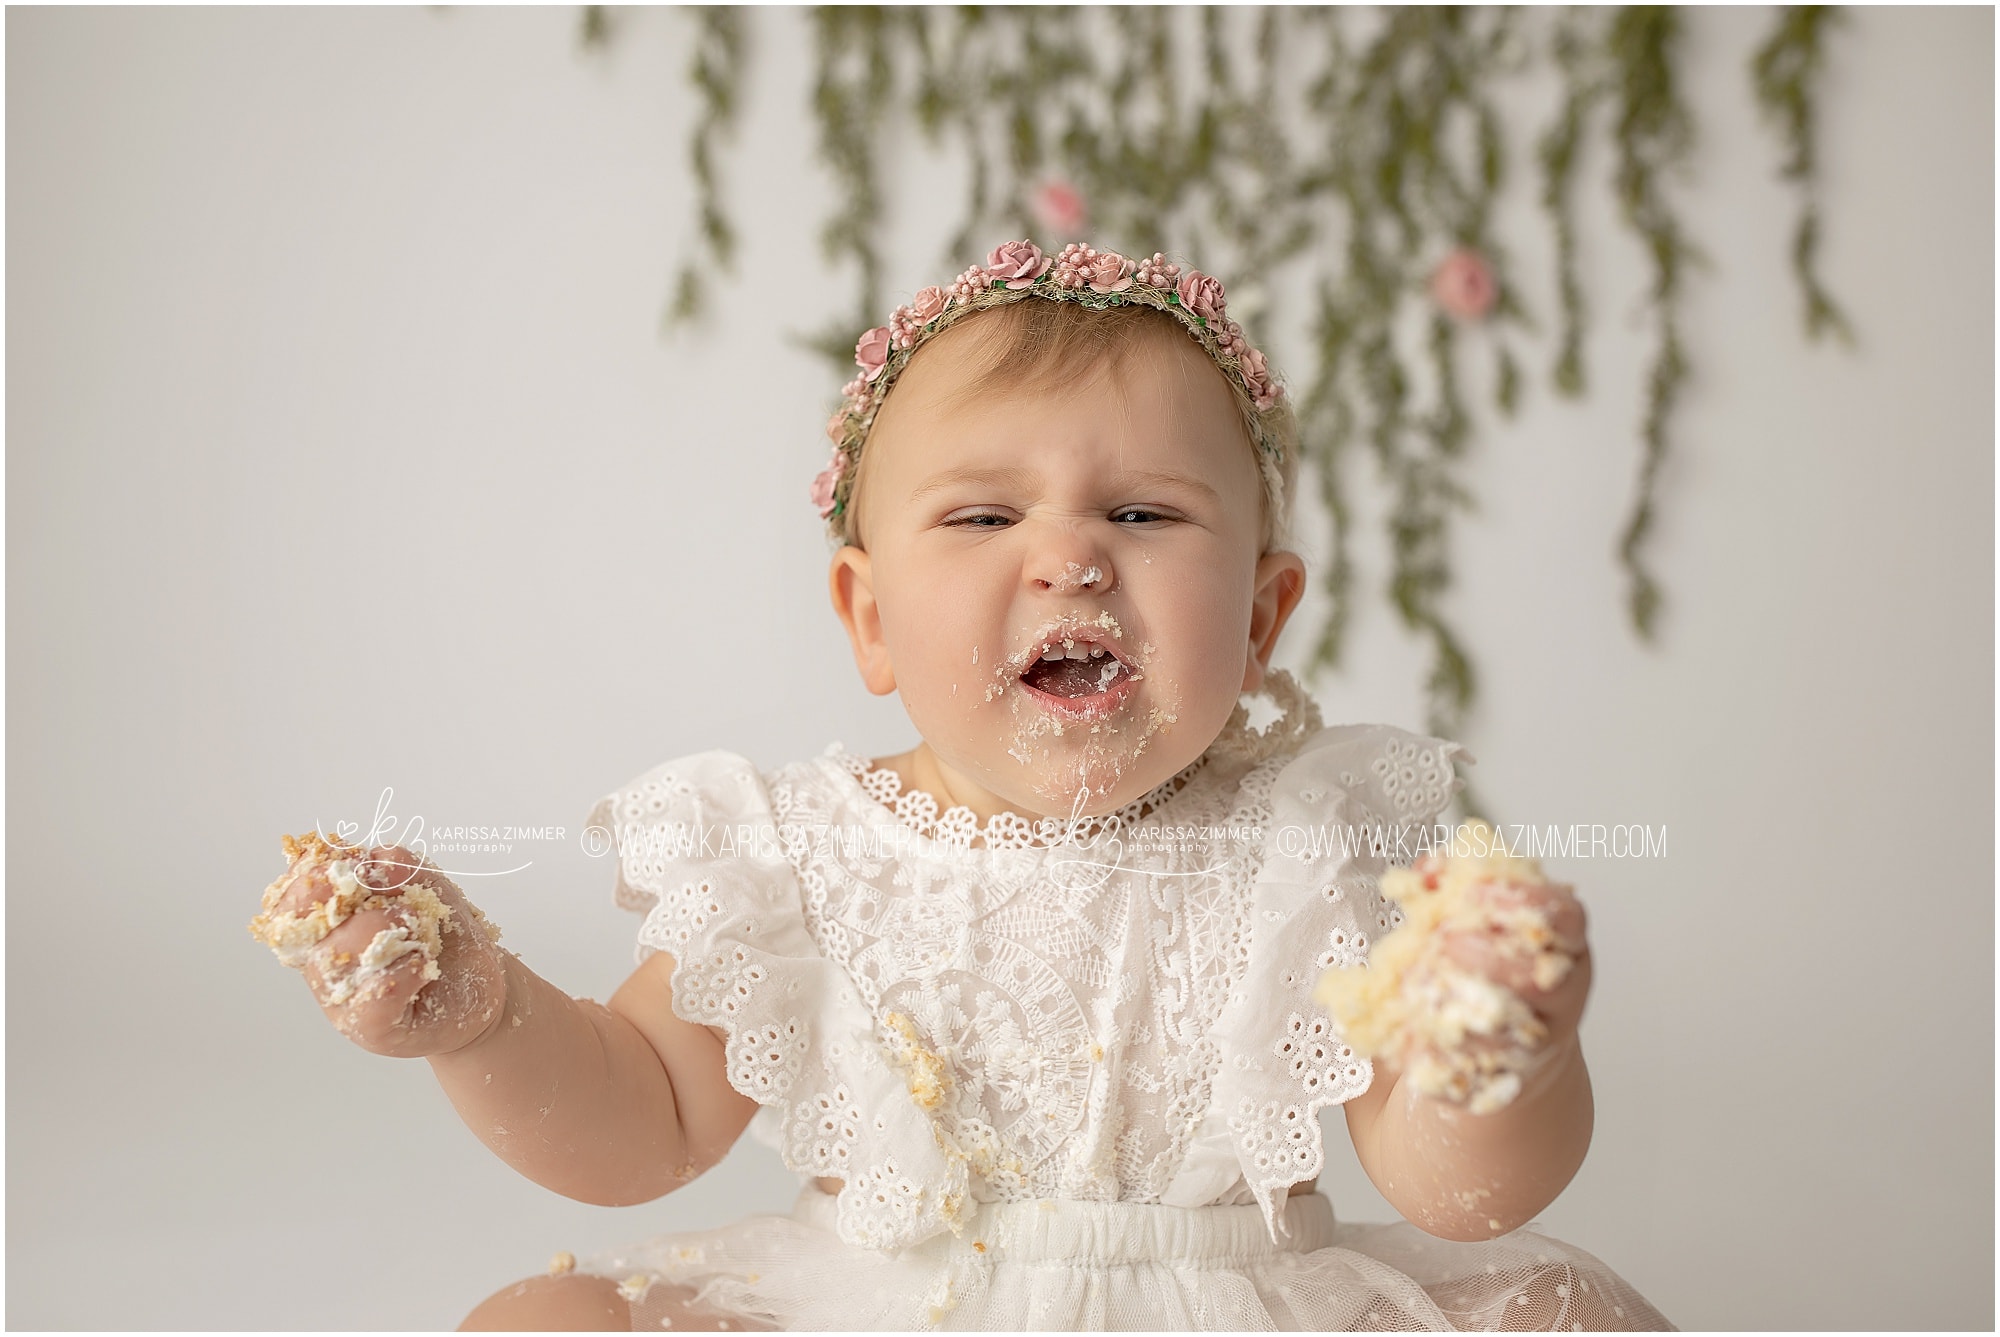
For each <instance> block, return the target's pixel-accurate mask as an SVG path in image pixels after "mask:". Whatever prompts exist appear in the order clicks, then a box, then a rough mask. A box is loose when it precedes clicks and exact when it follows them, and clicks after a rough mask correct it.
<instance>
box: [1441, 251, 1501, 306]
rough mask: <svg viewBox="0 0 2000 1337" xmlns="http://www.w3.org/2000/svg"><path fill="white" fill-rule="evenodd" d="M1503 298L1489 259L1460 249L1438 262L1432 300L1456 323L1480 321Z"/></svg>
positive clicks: (1477, 253)
mask: <svg viewBox="0 0 2000 1337" xmlns="http://www.w3.org/2000/svg"><path fill="white" fill-rule="evenodd" d="M1499 296H1500V285H1499V284H1498V283H1497V282H1495V281H1494V278H1493V268H1492V266H1490V265H1488V264H1487V263H1486V257H1485V256H1483V255H1481V254H1480V253H1479V252H1477V251H1475V250H1472V249H1471V248H1469V247H1465V246H1461V247H1459V248H1458V249H1457V250H1455V251H1453V252H1452V253H1451V254H1450V255H1447V256H1446V257H1445V258H1444V259H1443V260H1441V261H1439V262H1438V267H1437V268H1436V269H1435V270H1434V271H1432V273H1431V300H1432V301H1433V302H1436V303H1437V304H1438V305H1439V306H1441V307H1443V308H1444V312H1445V314H1446V315H1448V316H1450V317H1452V318H1453V319H1454V320H1478V319H1480V318H1481V317H1483V316H1484V315H1485V314H1486V313H1487V312H1488V311H1490V310H1492V309H1493V303H1494V302H1495V301H1496V300H1498V298H1499Z"/></svg>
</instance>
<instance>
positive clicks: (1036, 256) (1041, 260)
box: [986, 241, 1053, 288]
mask: <svg viewBox="0 0 2000 1337" xmlns="http://www.w3.org/2000/svg"><path fill="white" fill-rule="evenodd" d="M1052 263H1053V262H1052V261H1051V260H1050V259H1049V258H1048V257H1047V256H1046V255H1043V254H1042V248H1041V247H1039V246H1037V245H1035V243H1033V242H1032V241H1009V242H1003V243H1001V244H1000V245H998V246H995V247H994V248H993V254H991V255H989V256H987V257H986V276H987V278H988V279H989V280H990V279H1005V280H1006V282H1007V286H1008V287H1009V288H1026V287H1029V286H1030V285H1032V284H1033V283H1034V281H1035V280H1036V279H1038V278H1040V277H1041V276H1042V275H1044V274H1046V273H1048V272H1049V265H1050V264H1052Z"/></svg>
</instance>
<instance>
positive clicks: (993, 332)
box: [834, 301, 1299, 553]
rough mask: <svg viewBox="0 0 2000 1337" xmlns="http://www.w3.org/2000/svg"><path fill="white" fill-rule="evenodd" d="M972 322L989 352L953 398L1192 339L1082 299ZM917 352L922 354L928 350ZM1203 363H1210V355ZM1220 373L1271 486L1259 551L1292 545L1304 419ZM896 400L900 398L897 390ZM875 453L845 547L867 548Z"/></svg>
mask: <svg viewBox="0 0 2000 1337" xmlns="http://www.w3.org/2000/svg"><path fill="white" fill-rule="evenodd" d="M968 323H970V324H973V325H974V326H976V327H977V328H978V329H980V330H983V331H986V332H987V334H988V336H989V337H988V339H987V350H986V353H985V356H984V357H983V359H982V365H981V366H980V367H979V369H978V371H977V372H976V373H975V374H974V375H973V377H972V378H971V380H970V381H968V382H967V383H966V384H964V385H962V386H960V387H959V388H958V389H957V390H955V391H954V392H953V393H952V396H951V398H952V400H953V401H958V400H965V399H973V398H976V397H978V396H980V395H984V394H991V393H993V392H994V391H995V390H998V389H1001V388H1008V389H1021V388H1029V389H1042V388H1053V387H1055V386H1056V385H1057V384H1058V382H1064V381H1067V382H1072V383H1073V382H1074V381H1075V380H1076V378H1077V376H1078V374H1079V373H1080V372H1085V371H1093V370H1100V369H1101V370H1103V371H1106V372H1113V371H1116V370H1117V368H1118V367H1119V365H1120V364H1121V363H1122V362H1123V361H1124V359H1125V358H1126V356H1127V355H1128V354H1129V353H1130V352H1131V350H1132V349H1133V348H1134V347H1135V346H1136V345H1138V344H1140V343H1142V342H1144V341H1146V340H1148V339H1153V338H1160V339H1181V340H1187V339H1189V338H1190V337H1191V336H1190V335H1189V334H1188V333H1187V331H1186V330H1185V329H1184V328H1183V327H1182V325H1181V323H1180V322H1179V321H1178V320H1176V319H1174V317H1172V316H1170V315H1168V314H1167V313H1166V312H1164V311H1160V310H1157V309H1155V308H1153V307H1149V306H1141V305H1137V304H1133V305H1128V306H1114V307H1106V308H1102V309H1099V308H1093V307H1089V306H1084V305H1082V304H1080V303H1076V302H1051V301H1017V302H1009V303H1006V304H1005V305H1001V306H995V307H991V308H989V309H987V310H984V311H980V312H977V313H975V314H973V315H970V316H967V317H966V318H965V319H963V320H961V321H960V322H959V324H960V325H964V324H968ZM956 332H957V330H956V328H954V329H952V330H947V331H945V332H944V333H943V334H941V335H939V336H938V338H950V337H951V336H952V335H953V334H955V333H956ZM933 342H935V341H933ZM1197 346H1199V344H1197ZM917 355H918V356H921V355H922V349H919V350H918V353H917ZM1203 360H1204V361H1210V359H1209V358H1208V356H1207V354H1206V352H1204V354H1203ZM1211 365H1213V364H1212V362H1211ZM1215 374H1216V375H1217V376H1219V377H1221V379H1222V382H1223V384H1224V385H1226V386H1228V387H1229V394H1230V398H1231V399H1232V400H1233V401H1234V402H1235V404H1236V408H1237V412H1238V414H1239V416H1240V417H1241V420H1242V423H1243V444H1244V446H1245V448H1246V449H1248V450H1249V451H1250V452H1251V454H1252V456H1253V457H1254V459H1255V461H1256V463H1257V467H1258V476H1259V477H1260V479H1261V480H1262V481H1263V485H1264V486H1263V502H1262V507H1261V510H1262V516H1263V524H1262V531H1261V538H1260V545H1261V546H1260V549H1259V551H1260V553H1269V552H1275V551H1279V550H1280V549H1283V548H1287V547H1289V546H1290V545H1291V541H1292V535H1291V518H1292V502H1293V495H1294V493H1295V491H1296V489H1297V486H1298V453H1299V452H1298V435H1299V434H1298V419H1297V417H1296V416H1295V415H1294V414H1293V412H1292V408H1291V403H1290V400H1289V399H1285V400H1280V401H1279V403H1278V405H1277V406H1276V407H1275V408H1270V409H1265V410H1263V411H1262V412H1261V413H1260V412H1259V411H1258V409H1257V407H1256V405H1255V404H1254V403H1252V401H1251V399H1250V393H1249V391H1248V390H1246V389H1245V388H1244V387H1243V384H1242V383H1241V382H1240V381H1238V380H1237V379H1236V378H1235V377H1234V376H1228V375H1224V374H1223V371H1222V369H1221V368H1220V367H1215ZM889 397H890V398H891V399H893V398H894V397H895V391H894V390H893V389H891V390H890V391H889ZM885 402H886V401H885ZM1260 429H1261V431H1262V433H1263V436H1264V439H1265V440H1266V441H1267V442H1270V443H1271V444H1272V445H1275V446H1276V447H1277V449H1276V450H1275V451H1271V450H1264V449H1259V448H1258V446H1257V444H1256V442H1257V439H1258V432H1259V430H1260ZM871 455H872V452H870V451H868V450H866V449H863V450H862V451H861V452H860V457H859V460H858V462H857V464H856V466H855V476H854V481H853V485H852V488H851V490H850V491H849V493H848V499H847V505H846V507H845V509H844V510H843V511H842V512H841V513H840V515H839V516H837V517H836V518H835V520H834V537H835V539H836V541H837V542H838V543H840V544H847V545H851V546H853V547H857V548H859V547H863V546H864V545H863V544H862V542H861V509H862V508H861V497H862V492H863V485H864V483H865V482H866V481H867V478H868V473H869V468H868V461H869V459H870V457H871Z"/></svg>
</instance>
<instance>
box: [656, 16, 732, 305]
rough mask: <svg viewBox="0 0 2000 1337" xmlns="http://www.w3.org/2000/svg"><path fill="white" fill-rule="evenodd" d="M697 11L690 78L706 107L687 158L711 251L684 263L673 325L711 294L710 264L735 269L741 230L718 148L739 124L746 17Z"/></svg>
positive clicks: (677, 282)
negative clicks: (719, 172)
mask: <svg viewBox="0 0 2000 1337" xmlns="http://www.w3.org/2000/svg"><path fill="white" fill-rule="evenodd" d="M697 15H698V17H697V20H696V21H697V23H698V24H699V28H698V31H697V33H696V36H695V44H694V59H693V60H692V61H690V62H689V64H688V81H689V82H690V83H692V84H693V85H694V88H695V91H696V92H697V93H698V94H699V95H700V97H701V111H700V113H699V114H698V115H697V117H696V119H695V125H694V144H693V147H692V149H691V150H690V151H689V153H688V161H689V166H690V169H691V170H692V171H693V172H694V183H695V196H696V211H697V217H698V219H699V235H700V237H701V241H702V247H703V249H704V250H705V252H706V254H705V255H692V256H689V257H688V258H687V259H686V260H684V261H682V262H681V268H680V274H679V277H678V278H676V280H675V282H674V298H673V304H672V305H671V306H670V307H669V308H668V310H667V324H668V325H670V326H672V325H679V324H682V323H684V322H686V321H689V320H692V319H694V318H695V317H696V316H698V315H700V314H701V311H702V307H703V304H704V302H705V301H706V298H707V288H706V280H705V278H704V275H705V274H706V273H707V272H708V270H709V269H710V268H716V269H721V270H723V271H725V272H727V271H729V270H732V269H733V268H735V259H736V229H735V228H733V227H731V226H730V223H729V219H728V216H727V215H725V214H724V213H723V212H722V203H721V192H720V190H719V189H718V187H717V185H716V180H715V150H716V145H717V142H718V141H719V140H720V139H721V137H722V136H724V135H725V134H727V133H728V132H729V131H730V130H732V129H733V128H734V127H735V124H736V111H737V107H738V105H739V104H738V95H737V89H738V88H739V86H740V85H741V84H742V82H743V66H744V51H743V15H742V12H741V11H740V10H736V9H731V8H728V7H726V6H722V5H716V6H711V7H709V8H705V9H701V10H698V11H697Z"/></svg>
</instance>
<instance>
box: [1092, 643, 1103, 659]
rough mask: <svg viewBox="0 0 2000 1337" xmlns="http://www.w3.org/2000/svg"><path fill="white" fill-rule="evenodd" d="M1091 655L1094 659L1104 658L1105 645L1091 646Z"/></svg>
mask: <svg viewBox="0 0 2000 1337" xmlns="http://www.w3.org/2000/svg"><path fill="white" fill-rule="evenodd" d="M1090 657H1091V658H1092V659H1102V658H1104V647H1103V646H1101V645H1093V646H1091V647H1090Z"/></svg>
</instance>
